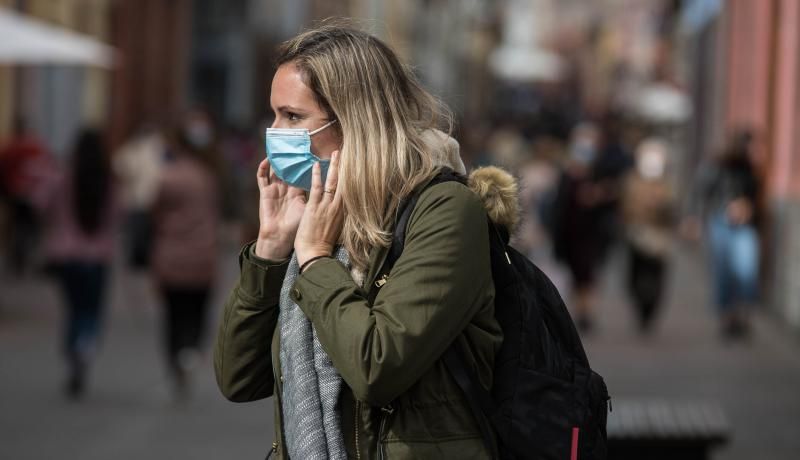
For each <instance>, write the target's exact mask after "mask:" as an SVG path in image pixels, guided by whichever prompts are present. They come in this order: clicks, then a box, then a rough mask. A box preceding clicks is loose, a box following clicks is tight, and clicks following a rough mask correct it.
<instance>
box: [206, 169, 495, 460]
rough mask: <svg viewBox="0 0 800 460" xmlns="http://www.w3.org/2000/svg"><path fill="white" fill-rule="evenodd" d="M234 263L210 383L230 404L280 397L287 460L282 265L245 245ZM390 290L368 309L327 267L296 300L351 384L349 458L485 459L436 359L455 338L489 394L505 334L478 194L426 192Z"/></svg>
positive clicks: (344, 414)
mask: <svg viewBox="0 0 800 460" xmlns="http://www.w3.org/2000/svg"><path fill="white" fill-rule="evenodd" d="M387 252H388V250H387V249H385V248H380V249H377V250H375V251H373V253H372V254H371V258H370V265H369V269H368V273H367V276H366V281H365V286H372V285H373V283H375V282H376V279H375V278H376V272H377V271H378V270H379V269H380V267H381V265H382V264H383V261H384V260H385V258H386V254H387ZM239 260H240V267H241V275H240V278H239V282H238V284H237V285H236V287H235V288H234V289H233V291H232V292H231V294H230V297H229V298H228V301H227V303H226V305H225V312H224V315H223V319H222V322H221V324H220V329H219V334H218V337H217V342H216V347H215V350H214V369H215V371H216V377H217V383H218V385H219V388H220V389H221V391H222V393H223V394H224V395H225V397H227V398H228V399H229V400H231V401H236V402H247V401H254V400H258V399H262V398H265V397H268V396H272V395H275V396H276V404H275V418H276V423H275V426H276V434H275V436H276V442H277V446H276V452H277V455H278V458H287V455H286V452H285V450H284V440H283V437H282V429H281V427H282V425H281V423H282V420H281V411H280V405H281V394H282V391H281V390H282V387H281V377H280V376H281V366H280V362H279V337H280V333H279V331H277V330H276V329H277V328H276V324H277V322H278V309H279V308H278V298H279V295H280V289H281V285H282V283H283V278H284V275H285V273H286V268H287V266H288V261H285V262H279V263H274V262H270V261H266V260H264V259H259V258H257V257H256V256H255V255H254V253H253V249H252V244H251V245H249V246H246V247H245V248H244V250H243V251H242V254H241V256H240V259H239ZM385 281H386V283H385V285H383V287H382V288H381V290H380V292H379V293H378V296H377V298H376V300H375V302H374V304H373V305H370V304H369V303H368V301H367V299H366V298H367V292H366V290H365V289H364V288H362V287H360V286H358V285H357V284H356V283H355V282H354V281H353V278H352V276H351V274H350V273H349V271H348V270H347V269H345V267H344V266H343V265H342V264H341V263H340V262H338V261H336V260H333V259H322V260H319V261H318V262H316V263H314V264H313V265H312V266H310V267H309V268H308V269H306V270H305V271H304V272H303V274H301V275H300V276H298V278H297V281H296V282H295V285H294V287H293V289H292V291H291V297H292V299H293V300H294V301H295V302H296V303H297V304H298V305H299V306H300V308H301V309H302V310H303V312H304V313H305V314H306V315H307V316H308V318H310V320H311V322H312V324H313V325H314V328H315V330H316V332H317V335H318V337H319V341H320V343H321V344H322V346H323V348H324V349H325V351H326V352H327V353H328V355H329V356H330V358H331V360H332V362H333V364H334V366H335V367H336V369H337V370H338V371H339V372H340V374H341V376H342V378H343V380H344V382H345V384H346V385H344V386H343V391H342V394H341V396H340V398H339V410H340V414H341V423H342V432H343V433H344V441H345V446H346V448H347V452H348V456H349V457H350V458H354V459H373V458H389V459H401V458H417V459H427V458H430V459H434V458H435V459H438V460H442V459H449V458H458V459H468V458H475V459H486V458H489V455H488V452H487V450H486V448H485V446H484V444H483V441H482V439H481V436H480V431H479V429H478V426H477V424H476V421H475V419H474V417H473V415H472V413H471V412H470V408H469V405H468V404H467V402H466V401H465V399H464V396H463V394H462V392H461V390H460V389H459V388H458V386H457V385H456V383H455V381H454V380H453V379H452V378H451V376H450V374H449V373H448V372H447V370H446V369H445V366H444V364H443V362H442V361H441V359H440V358H441V356H442V354H443V352H444V351H445V350H446V349H447V347H448V346H449V345H450V344H451V343H452V342H453V341H457V342H458V345H459V346H460V347H461V348H462V349H463V351H464V352H465V355H466V356H467V359H466V361H467V363H468V365H469V366H472V367H473V368H474V369H475V371H476V372H477V374H478V375H479V377H480V380H481V383H482V384H483V385H484V386H485V387H487V388H489V387H490V386H491V381H492V368H493V365H494V356H495V353H496V352H497V349H498V348H499V346H500V344H501V342H502V332H501V330H500V327H499V325H498V324H497V321H496V320H495V318H494V286H493V283H492V276H491V267H490V262H489V240H488V228H487V221H486V210H485V209H484V208H483V206H482V204H481V202H480V200H479V199H478V197H477V196H476V195H475V194H474V193H473V192H472V191H471V190H470V189H468V188H467V187H465V186H464V185H462V184H460V183H455V182H448V183H443V184H438V185H435V186H432V187H430V188H429V189H428V190H426V191H425V192H424V193H423V194H422V195H421V196H420V199H419V201H418V203H417V205H416V207H415V209H414V211H413V213H412V214H411V216H410V219H409V223H408V227H407V233H406V243H405V249H404V252H403V254H402V255H401V257H400V258H399V260H398V261H397V263H396V264H395V266H394V268H393V269H392V271H391V273H390V274H389V277H388V279H386V280H385ZM270 337H271V338H272V340H271V344H270V341H269V340H268V338H270ZM276 376H277V377H278V378H275V377H276Z"/></svg>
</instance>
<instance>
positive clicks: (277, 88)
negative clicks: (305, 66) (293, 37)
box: [270, 63, 319, 111]
mask: <svg viewBox="0 0 800 460" xmlns="http://www.w3.org/2000/svg"><path fill="white" fill-rule="evenodd" d="M270 105H271V106H272V108H273V110H279V109H281V108H283V107H287V108H294V109H296V110H306V111H312V110H319V105H318V104H317V101H316V99H315V98H314V93H313V92H312V91H311V88H309V87H308V86H307V85H306V83H305V81H304V80H303V74H302V72H300V70H299V69H298V68H297V67H296V66H295V65H294V64H292V63H286V64H283V65H282V66H280V67H278V70H277V71H276V72H275V77H273V79H272V90H271V91H270Z"/></svg>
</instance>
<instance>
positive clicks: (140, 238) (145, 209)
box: [112, 125, 166, 269]
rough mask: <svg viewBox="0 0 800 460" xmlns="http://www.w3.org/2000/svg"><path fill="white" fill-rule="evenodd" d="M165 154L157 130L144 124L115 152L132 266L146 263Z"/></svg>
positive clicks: (126, 246) (164, 145) (142, 266)
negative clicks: (153, 211) (152, 214)
mask: <svg viewBox="0 0 800 460" xmlns="http://www.w3.org/2000/svg"><path fill="white" fill-rule="evenodd" d="M165 154H166V141H165V139H164V136H163V135H162V133H161V132H160V130H159V129H157V128H155V127H154V126H150V125H146V126H143V127H142V129H141V130H140V131H139V132H138V133H137V134H136V135H134V136H133V137H132V138H131V139H129V140H128V141H127V142H126V143H125V144H123V145H122V147H120V148H119V150H118V151H117V152H115V154H114V158H113V163H112V165H113V167H114V172H115V174H116V176H117V177H118V178H119V181H120V188H121V194H122V200H123V204H124V206H125V213H126V216H125V228H124V232H125V233H124V237H125V253H126V257H127V262H128V265H129V266H130V267H132V268H134V269H143V268H146V267H147V266H148V264H149V260H148V258H149V256H150V250H151V243H152V241H151V239H152V232H153V231H152V216H151V211H152V207H153V202H154V201H155V198H156V194H157V193H158V184H159V180H160V179H161V167H162V165H163V163H164V155H165Z"/></svg>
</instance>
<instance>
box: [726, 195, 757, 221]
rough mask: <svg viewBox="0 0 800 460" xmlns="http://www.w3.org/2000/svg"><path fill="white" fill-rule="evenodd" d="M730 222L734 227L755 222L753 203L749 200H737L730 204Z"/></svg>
mask: <svg viewBox="0 0 800 460" xmlns="http://www.w3.org/2000/svg"><path fill="white" fill-rule="evenodd" d="M726 211H727V213H728V220H730V222H731V223H732V224H733V225H745V224H748V223H750V221H751V220H753V212H754V211H753V203H752V202H751V201H750V200H748V199H747V198H737V199H735V200H733V201H731V202H730V203H729V204H728V208H727V210H726Z"/></svg>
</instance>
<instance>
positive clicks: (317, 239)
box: [294, 150, 344, 266]
mask: <svg viewBox="0 0 800 460" xmlns="http://www.w3.org/2000/svg"><path fill="white" fill-rule="evenodd" d="M338 183H339V151H338V150H337V151H335V152H333V155H332V156H331V165H330V167H329V168H328V177H327V179H326V181H325V186H324V187H323V185H322V174H321V172H320V166H319V163H316V164H314V169H313V170H312V178H311V191H310V192H309V195H308V203H307V204H306V206H305V211H304V212H303V218H302V219H301V220H300V228H299V229H298V230H297V237H296V238H295V241H294V250H295V251H296V252H297V262H298V263H299V264H300V266H302V265H303V264H304V263H306V261H308V260H310V259H312V258H314V257H318V256H330V255H332V254H333V248H334V247H335V246H336V244H337V242H338V241H339V235H340V234H341V233H342V225H343V224H344V207H343V206H342V197H341V194H340V193H339V190H338V189H337V187H336V186H337V185H338Z"/></svg>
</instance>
